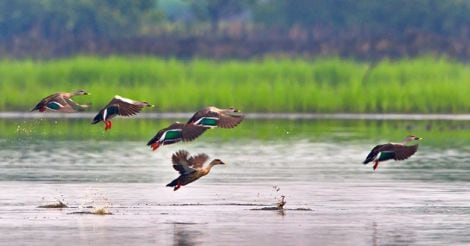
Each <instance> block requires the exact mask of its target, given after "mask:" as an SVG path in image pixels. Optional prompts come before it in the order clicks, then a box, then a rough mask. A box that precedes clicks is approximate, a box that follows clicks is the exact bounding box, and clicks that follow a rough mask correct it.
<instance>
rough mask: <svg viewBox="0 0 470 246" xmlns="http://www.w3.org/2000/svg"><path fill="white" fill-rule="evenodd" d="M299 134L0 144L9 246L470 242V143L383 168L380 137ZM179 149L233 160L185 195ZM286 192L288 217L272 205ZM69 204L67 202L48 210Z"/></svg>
mask: <svg viewBox="0 0 470 246" xmlns="http://www.w3.org/2000/svg"><path fill="white" fill-rule="evenodd" d="M336 129H337V128H336ZM307 131H309V130H308V128H307ZM348 131H354V126H353V127H348ZM343 133H344V132H343ZM306 134H313V133H306ZM299 136H300V137H297V138H295V139H289V140H285V141H284V140H282V141H279V140H276V139H264V140H260V139H256V138H255V139H250V138H244V139H236V140H230V138H229V140H224V141H223V142H221V141H213V140H211V139H210V138H206V139H204V138H202V139H198V141H195V142H192V143H184V144H178V145H172V146H164V147H162V148H161V149H159V150H158V151H157V152H152V151H150V150H149V149H148V148H147V147H146V146H145V143H143V142H141V141H126V140H122V141H119V140H116V141H96V140H70V141H66V140H47V139H39V140H35V141H30V142H29V141H24V139H23V140H21V141H15V140H12V139H0V147H1V148H0V170H1V172H0V190H1V192H0V239H1V240H0V244H3V245H432V244H435V245H457V244H458V245H465V244H470V233H469V232H470V191H469V190H470V189H469V188H470V187H469V185H468V182H469V181H470V176H469V170H470V168H469V163H470V151H469V148H468V146H460V147H452V146H436V145H432V144H426V142H422V143H421V147H420V149H419V151H418V153H417V154H416V155H415V156H413V157H412V158H410V159H409V160H407V161H405V162H400V163H399V162H389V163H383V164H381V165H380V166H379V168H378V170H377V171H375V172H374V171H372V168H371V167H370V166H364V165H362V164H361V162H362V161H363V159H364V158H365V156H366V155H367V153H368V151H369V150H370V149H371V147H372V146H373V145H374V144H376V143H377V141H376V140H374V141H368V140H367V139H365V138H364V137H361V138H355V137H354V136H355V135H354V134H350V135H347V136H348V137H346V138H343V139H342V140H341V141H340V142H337V141H335V140H334V139H333V138H331V140H328V139H329V137H328V135H327V136H326V137H323V138H320V139H316V138H308V137H306V138H303V137H301V136H302V134H300V135H299ZM179 149H186V150H188V151H190V152H191V153H201V152H204V153H207V154H208V155H209V156H210V157H211V158H220V159H222V160H223V161H224V162H225V163H226V165H221V166H216V167H214V168H213V170H212V172H211V173H210V174H209V175H208V176H206V177H203V178H202V179H200V180H198V181H196V182H194V183H192V184H190V185H188V186H184V187H182V188H181V189H180V190H178V191H176V192H174V191H173V190H172V189H171V188H168V187H165V184H166V183H168V182H170V181H171V180H172V179H173V178H174V177H176V176H177V173H176V171H174V170H173V169H172V167H171V161H170V157H171V154H172V153H173V152H175V151H177V150H179ZM281 196H285V199H286V202H287V203H286V204H285V206H284V210H282V211H280V210H276V209H272V208H275V207H276V205H277V203H278V202H279V199H280V198H281ZM58 200H59V201H62V202H63V203H64V204H66V205H67V207H65V208H43V207H39V206H45V205H48V204H54V203H57V201H58ZM97 211H98V212H97ZM99 211H101V212H99ZM103 211H105V212H106V213H103Z"/></svg>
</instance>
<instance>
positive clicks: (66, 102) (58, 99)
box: [31, 90, 90, 113]
mask: <svg viewBox="0 0 470 246" xmlns="http://www.w3.org/2000/svg"><path fill="white" fill-rule="evenodd" d="M82 95H89V93H88V92H86V91H84V90H78V91H74V92H57V93H54V94H52V95H49V96H47V97H45V98H44V99H42V100H41V101H40V102H39V103H38V104H37V105H36V107H34V108H33V109H32V110H31V111H34V110H39V112H45V111H52V112H62V113H74V112H77V111H84V110H85V109H86V108H89V107H90V105H89V104H84V105H80V104H78V103H76V102H74V101H73V100H72V97H74V96H82Z"/></svg>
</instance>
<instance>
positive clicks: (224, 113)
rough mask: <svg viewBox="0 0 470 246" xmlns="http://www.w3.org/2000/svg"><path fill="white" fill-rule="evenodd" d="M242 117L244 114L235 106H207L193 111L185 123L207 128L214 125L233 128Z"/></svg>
mask: <svg viewBox="0 0 470 246" xmlns="http://www.w3.org/2000/svg"><path fill="white" fill-rule="evenodd" d="M244 118H245V116H244V115H243V114H242V113H241V112H240V111H239V110H238V109H236V108H227V109H220V108H216V107H214V106H209V107H206V108H203V109H201V110H199V111H197V112H196V113H194V115H193V116H192V117H191V118H190V119H189V120H188V122H187V124H193V125H197V126H202V127H205V128H207V129H209V128H215V127H222V128H234V127H235V126H237V125H238V124H240V122H242V120H243V119H244Z"/></svg>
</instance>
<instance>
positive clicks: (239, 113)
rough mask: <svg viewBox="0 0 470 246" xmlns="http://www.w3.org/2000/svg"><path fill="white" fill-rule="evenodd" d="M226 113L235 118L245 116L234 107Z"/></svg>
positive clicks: (226, 110)
mask: <svg viewBox="0 0 470 246" xmlns="http://www.w3.org/2000/svg"><path fill="white" fill-rule="evenodd" d="M225 113H226V114H228V115H230V116H234V117H240V116H243V113H242V111H240V110H238V109H237V108H234V107H230V108H228V109H225Z"/></svg>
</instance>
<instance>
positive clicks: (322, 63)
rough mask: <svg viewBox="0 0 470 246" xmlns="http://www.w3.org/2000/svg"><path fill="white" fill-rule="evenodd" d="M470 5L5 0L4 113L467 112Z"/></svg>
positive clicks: (464, 1)
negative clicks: (69, 105)
mask: <svg viewBox="0 0 470 246" xmlns="http://www.w3.org/2000/svg"><path fill="white" fill-rule="evenodd" d="M469 41H470V1H469V0H446V1H440V0H329V1H324V0H294V1H288V0H133V1H127V0H15V1H10V0H0V57H1V60H0V110H3V111H15V110H19V111H25V110H29V109H30V108H32V106H34V104H35V103H36V102H37V101H38V100H39V99H41V98H42V97H45V96H47V95H48V94H51V93H52V92H55V91H70V90H74V89H78V88H83V89H86V90H89V91H90V92H91V93H92V95H93V96H90V97H88V98H80V99H77V100H79V101H87V100H89V101H92V102H93V107H94V108H93V109H97V108H99V107H100V106H102V105H103V104H105V103H106V102H107V101H108V100H109V99H110V98H111V97H112V96H113V95H114V94H120V95H122V96H127V97H132V98H135V99H141V100H146V101H150V102H152V103H155V104H157V109H158V110H160V111H193V110H194V109H197V108H200V107H203V106H206V105H209V104H213V105H218V106H220V107H226V106H237V107H240V108H242V109H244V111H258V112H406V113H414V112H418V113H465V112H468V111H467V108H468V105H470V97H468V96H467V95H468V94H469V93H470V86H469V85H470V72H469V71H470V70H469V67H468V64H467V61H468V59H469V58H470V42H469Z"/></svg>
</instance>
